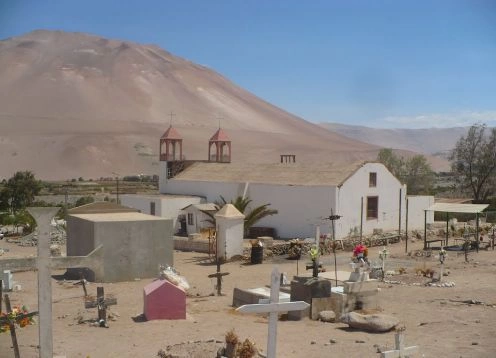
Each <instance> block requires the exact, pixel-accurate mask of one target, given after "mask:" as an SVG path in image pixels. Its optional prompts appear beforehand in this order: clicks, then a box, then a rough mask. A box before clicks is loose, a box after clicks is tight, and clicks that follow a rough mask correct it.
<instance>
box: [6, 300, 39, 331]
mask: <svg viewBox="0 0 496 358" xmlns="http://www.w3.org/2000/svg"><path fill="white" fill-rule="evenodd" d="M28 313H29V311H28V309H27V307H26V306H22V307H20V306H14V308H13V309H12V312H9V313H7V312H2V314H1V315H0V333H2V332H8V331H10V324H11V323H12V324H14V325H16V326H19V327H20V328H24V327H26V326H28V325H31V324H34V319H33V317H32V316H25V315H27V314H28Z"/></svg>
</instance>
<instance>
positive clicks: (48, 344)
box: [0, 207, 103, 358]
mask: <svg viewBox="0 0 496 358" xmlns="http://www.w3.org/2000/svg"><path fill="white" fill-rule="evenodd" d="M59 209H60V208H57V207H46V208H28V212H29V213H30V214H31V216H32V217H33V218H34V219H35V220H36V222H37V224H38V228H37V230H38V233H39V234H38V257H34V258H21V259H5V260H0V271H3V270H5V269H37V270H38V310H39V324H38V333H39V345H40V358H53V340H52V281H51V270H52V269H63V268H67V267H74V268H78V267H89V268H91V269H92V270H93V271H95V272H96V273H100V274H102V273H103V265H102V263H103V250H102V245H100V246H99V247H97V248H96V249H95V250H93V251H92V252H90V254H89V255H88V256H68V257H50V222H51V220H52V218H53V217H54V216H55V214H57V211H58V210H59ZM100 277H101V276H100Z"/></svg>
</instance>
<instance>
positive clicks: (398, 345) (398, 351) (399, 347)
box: [381, 331, 418, 358]
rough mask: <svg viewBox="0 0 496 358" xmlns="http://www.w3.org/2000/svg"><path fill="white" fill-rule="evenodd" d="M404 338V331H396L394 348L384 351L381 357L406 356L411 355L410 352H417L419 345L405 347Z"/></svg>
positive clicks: (396, 357)
mask: <svg viewBox="0 0 496 358" xmlns="http://www.w3.org/2000/svg"><path fill="white" fill-rule="evenodd" d="M404 338H405V335H404V333H403V331H400V332H396V334H395V336H394V349H393V350H391V351H386V352H382V353H381V358H406V357H409V356H410V353H413V352H416V351H417V349H418V347H417V346H411V347H405V345H404Z"/></svg>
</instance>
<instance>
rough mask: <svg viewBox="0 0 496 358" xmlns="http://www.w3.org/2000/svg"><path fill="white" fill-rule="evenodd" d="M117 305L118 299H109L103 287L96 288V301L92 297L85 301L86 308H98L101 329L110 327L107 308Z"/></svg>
mask: <svg viewBox="0 0 496 358" xmlns="http://www.w3.org/2000/svg"><path fill="white" fill-rule="evenodd" d="M116 304H117V298H114V297H107V298H105V293H104V291H103V287H97V288H96V300H95V299H94V298H91V297H86V298H85V301H84V308H98V323H99V324H100V327H108V325H107V307H108V306H113V305H116Z"/></svg>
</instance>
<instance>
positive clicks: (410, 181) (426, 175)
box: [405, 154, 435, 194]
mask: <svg viewBox="0 0 496 358" xmlns="http://www.w3.org/2000/svg"><path fill="white" fill-rule="evenodd" d="M434 180H435V174H434V172H433V171H432V169H431V166H430V165H429V163H427V159H426V158H425V157H424V156H423V155H420V154H419V155H415V156H413V157H411V158H410V159H408V160H407V161H406V162H405V184H406V186H407V189H408V192H409V193H410V194H421V193H422V194H428V193H430V192H431V190H432V188H433V186H434Z"/></svg>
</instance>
